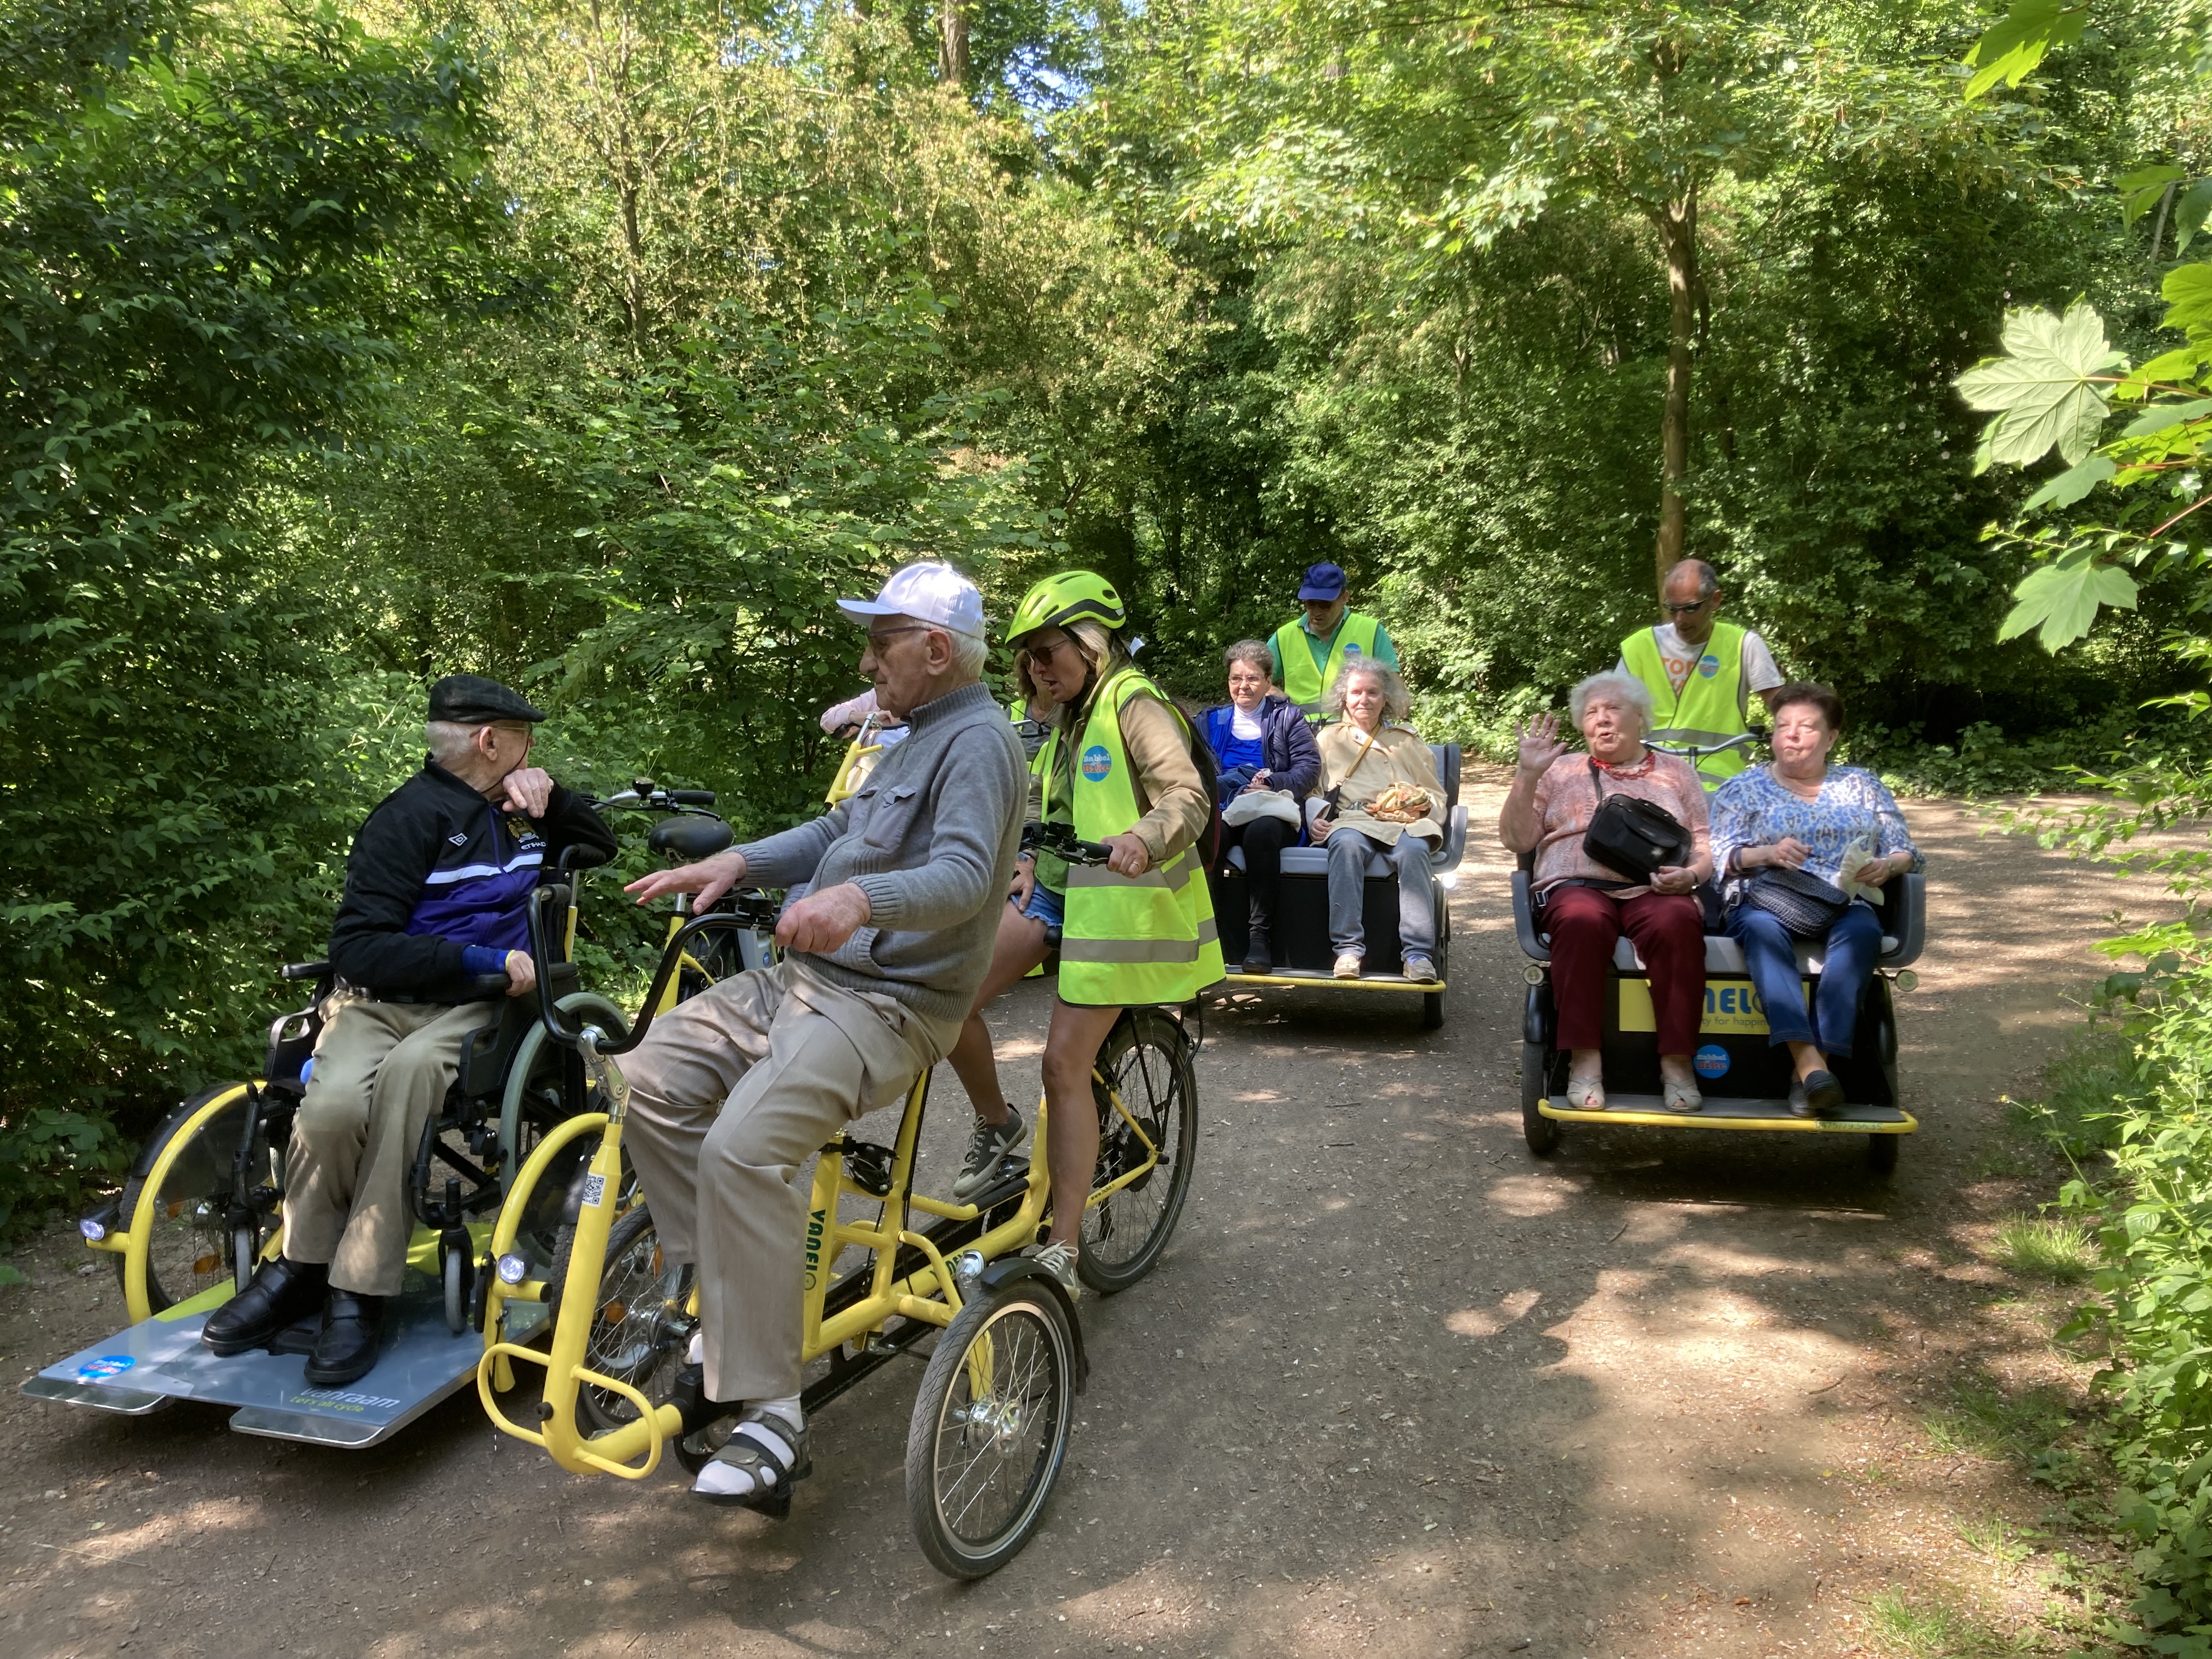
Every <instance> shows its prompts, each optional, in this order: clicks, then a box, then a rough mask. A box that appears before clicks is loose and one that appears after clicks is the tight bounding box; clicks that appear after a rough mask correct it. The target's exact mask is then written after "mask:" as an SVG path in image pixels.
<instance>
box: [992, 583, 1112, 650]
mask: <svg viewBox="0 0 2212 1659" xmlns="http://www.w3.org/2000/svg"><path fill="white" fill-rule="evenodd" d="M1085 617H1088V618H1089V619H1090V620H1091V621H1092V622H1095V623H1099V624H1100V625H1101V626H1102V627H1106V628H1119V627H1121V624H1122V623H1126V622H1127V621H1128V620H1129V613H1128V611H1127V610H1126V609H1125V608H1124V607H1123V605H1122V604H1121V595H1120V594H1119V593H1116V592H1115V591H1114V584H1113V583H1111V582H1109V581H1108V580H1106V579H1105V578H1104V577H1103V576H1102V575H1099V574H1097V572H1096V571H1091V570H1063V571H1061V572H1060V574H1058V575H1057V576H1047V577H1046V578H1045V579H1044V580H1042V581H1041V582H1039V583H1038V584H1037V585H1036V586H1035V587H1032V588H1031V589H1030V591H1029V592H1027V593H1026V594H1024V595H1023V597H1022V602H1021V604H1020V605H1019V606H1018V608H1017V609H1016V610H1015V611H1014V619H1013V621H1012V622H1011V623H1007V624H1006V637H1007V638H1008V639H1009V640H1018V639H1019V638H1021V636H1022V635H1024V634H1030V633H1034V632H1035V631H1036V629H1040V628H1065V627H1066V626H1067V624H1068V623H1072V622H1080V621H1082V620H1084V619H1085Z"/></svg>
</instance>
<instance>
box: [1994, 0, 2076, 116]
mask: <svg viewBox="0 0 2212 1659" xmlns="http://www.w3.org/2000/svg"><path fill="white" fill-rule="evenodd" d="M2088 21H2089V8H2088V7H2087V5H2070V6H2069V5H2068V4H2066V3H2064V0H2013V6H2012V9H2011V10H2010V11H2009V12H2008V13H2006V14H2005V20H2004V21H2002V23H1999V24H1998V25H1997V26H1996V27H1994V28H1992V29H1991V30H1990V32H1989V33H1986V34H1984V36H1982V38H1981V39H1980V40H1978V41H1977V42H1976V43H1975V45H1974V49H1973V51H1972V52H1968V53H1967V54H1966V61H1967V63H1969V64H1972V65H1973V68H1974V78H1973V79H1972V80H1971V81H1969V82H1966V96H1967V97H1968V98H1970V99H1972V98H1978V97H1980V96H1981V95H1982V94H1984V93H1985V92H1987V91H1988V90H1989V89H1990V88H1991V87H1994V86H1996V84H1997V83H1998V82H2003V83H2004V84H2005V85H2006V86H2008V87H2016V86H2018V85H2019V84H2020V83H2021V82H2022V81H2024V80H2026V79H2027V77H2028V76H2029V75H2031V74H2032V73H2033V72H2034V70H2035V66H2036V65H2037V64H2040V63H2041V62H2042V61H2043V58H2044V55H2045V53H2046V52H2049V51H2050V50H2051V47H2053V46H2072V45H2073V44H2074V43H2075V41H2077V40H2080V39H2081V30H2082V27H2083V26H2084V25H2086V24H2087V22H2088Z"/></svg>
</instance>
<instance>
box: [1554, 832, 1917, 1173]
mask: <svg viewBox="0 0 2212 1659" xmlns="http://www.w3.org/2000/svg"><path fill="white" fill-rule="evenodd" d="M1533 869H1534V858H1533V856H1532V855H1524V856H1523V857H1522V860H1521V867H1520V868H1519V869H1517V870H1516V872H1514V876H1513V926H1514V930H1515V932H1516V934H1517V935H1518V937H1519V939H1520V944H1521V950H1522V954H1523V955H1524V956H1526V957H1528V968H1527V969H1525V970H1524V973H1525V977H1526V979H1527V981H1528V994H1527V997H1526V1000H1524V1002H1523V1004H1522V1026H1521V1129H1522V1137H1523V1139H1526V1141H1527V1142H1528V1150H1529V1151H1530V1152H1533V1153H1534V1154H1535V1155H1536V1156H1537V1157H1539V1158H1548V1157H1549V1156H1551V1154H1552V1153H1553V1152H1555V1151H1557V1150H1558V1148H1559V1133H1560V1127H1561V1126H1562V1125H1564V1124H1568V1123H1573V1124H1577V1125H1581V1124H1595V1125H1599V1126H1605V1125H1626V1124H1635V1125H1638V1126H1639V1127H1645V1128H1656V1129H1723V1130H1736V1131H1753V1132H1770V1131H1783V1132H1792V1131H1796V1132H1803V1133H1816V1134H1831V1135H1833V1134H1856V1135H1863V1136H1864V1137H1865V1138H1866V1157H1867V1162H1868V1164H1869V1167H1870V1168H1872V1169H1873V1170H1875V1173H1877V1174H1879V1175H1882V1176H1887V1175H1888V1174H1889V1173H1890V1172H1892V1171H1893V1170H1895V1169H1896V1167H1897V1154H1898V1146H1899V1140H1900V1139H1901V1138H1902V1137H1904V1136H1905V1135H1909V1134H1911V1133H1913V1132H1914V1131H1916V1130H1917V1129H1918V1128H1919V1127H1920V1126H1919V1123H1918V1121H1917V1120H1916V1119H1915V1118H1914V1117H1913V1116H1912V1115H1911V1113H1910V1112H1907V1111H1905V1109H1903V1108H1902V1107H1901V1106H1900V1105H1899V1103H1898V1102H1899V1092H1898V1081H1897V1013H1896V1003H1895V997H1894V993H1897V992H1906V991H1911V989H1912V988H1913V987H1915V986H1916V985H1917V984H1918V983H1919V976H1918V975H1917V974H1916V973H1914V972H1913V970H1912V967H1911V964H1912V963H1914V962H1916V961H1917V960H1918V959H1919V957H1920V953H1921V950H1922V947H1923V945H1924V943H1925V940H1926V931H1927V915H1928V897H1927V884H1926V878H1925V877H1923V876H1920V875H1905V876H1900V877H1898V878H1894V879H1893V880H1892V881H1890V882H1889V883H1888V884H1887V886H1886V887H1885V888H1884V890H1883V891H1884V893H1885V899H1884V902H1883V903H1882V905H1881V907H1880V914H1881V925H1882V939H1881V955H1880V957H1878V958H1877V959H1876V964H1875V973H1874V975H1873V976H1872V977H1871V978H1870V979H1869V981H1868V982H1867V990H1866V994H1865V996H1864V998H1863V1000H1862V1001H1861V1003H1860V1005H1859V1014H1858V1024H1857V1028H1856V1030H1855V1031H1854V1033H1853V1036H1852V1042H1851V1056H1850V1059H1848V1060H1844V1059H1837V1060H1833V1061H1832V1066H1831V1069H1832V1071H1833V1072H1834V1073H1835V1075H1836V1078H1837V1080H1838V1082H1840V1083H1841V1084H1842V1085H1844V1100H1845V1104H1844V1108H1843V1109H1842V1110H1841V1111H1840V1112H1838V1114H1837V1115H1834V1116H1832V1117H1826V1118H1801V1117H1795V1116H1792V1115H1790V1102H1789V1095H1790V1079H1791V1068H1790V1051H1789V1049H1788V1048H1786V1047H1783V1046H1779V1045H1770V1044H1769V1042H1768V1041H1767V1024H1766V1015H1765V1010H1764V1008H1763V1007H1762V1006H1761V1005H1760V1003H1759V997H1758V994H1757V991H1756V989H1755V987H1753V983H1752V981H1751V977H1750V974H1749V971H1748V969H1747V967H1746V965H1745V963H1744V959H1743V952H1742V950H1741V947H1740V946H1739V945H1737V944H1736V942H1735V940H1734V939H1730V938H1729V937H1728V936H1727V935H1726V934H1725V933H1707V934H1706V935H1705V1014H1704V1018H1703V1019H1702V1021H1701V1023H1700V1026H1699V1048H1698V1051H1697V1054H1696V1055H1695V1057H1694V1059H1695V1065H1696V1067H1697V1071H1698V1074H1699V1085H1700V1088H1701V1091H1705V1103H1704V1105H1703V1106H1702V1107H1701V1108H1700V1109H1699V1110H1697V1111H1694V1112H1670V1111H1668V1110H1667V1109H1666V1107H1665V1105H1664V1104H1663V1103H1662V1099H1661V1096H1660V1081H1659V1047H1658V1036H1657V1030H1656V1023H1655V1021H1654V1019H1653V1017H1652V1009H1651V993H1650V985H1649V982H1648V979H1649V976H1648V975H1647V973H1646V971H1645V968H1644V961H1643V958H1642V957H1639V956H1638V954H1637V951H1636V948H1635V946H1634V945H1632V943H1631V942H1630V941H1629V940H1628V939H1626V938H1625V937H1624V938H1623V939H1621V940H1620V943H1619V944H1618V945H1616V946H1615V947H1614V950H1613V963H1612V966H1611V968H1610V969H1609V970H1608V972H1607V985H1606V990H1605V1003H1604V1016H1603V1017H1604V1024H1603V1026H1602V1041H1601V1051H1602V1053H1603V1054H1604V1063H1605V1092H1606V1106H1605V1109H1604V1110H1602V1111H1595V1112H1588V1111H1577V1110H1575V1109H1572V1108H1571V1107H1569V1106H1568V1105H1567V1104H1566V1101H1565V1088H1566V1079H1567V1060H1568V1056H1567V1054H1566V1053H1565V1050H1563V1049H1561V1048H1559V1046H1558V1042H1557V1038H1558V1030H1559V1027H1558V1011H1557V1008H1556V1006H1555V1005H1554V1003H1553V993H1552V977H1551V960H1552V951H1551V940H1550V938H1549V937H1548V935H1547V934H1546V933H1543V932H1542V931H1541V927H1542V913H1541V910H1540V909H1539V908H1537V907H1536V905H1535V903H1534V895H1533V891H1532V888H1531V882H1532V879H1533V877H1532V872H1533ZM1797 965H1798V970H1799V973H1800V975H1801V976H1802V982H1803V985H1804V987H1805V993H1806V994H1807V995H1808V996H1809V995H1810V994H1812V991H1813V990H1814V987H1816V986H1817V984H1818V981H1819V979H1820V946H1819V945H1815V944H1806V943H1801V944H1800V945H1798V947H1797ZM1723 1088H1724V1089H1725V1090H1726V1091H1727V1092H1726V1093H1725V1094H1722V1093H1720V1092H1719V1091H1720V1090H1722V1089H1723Z"/></svg>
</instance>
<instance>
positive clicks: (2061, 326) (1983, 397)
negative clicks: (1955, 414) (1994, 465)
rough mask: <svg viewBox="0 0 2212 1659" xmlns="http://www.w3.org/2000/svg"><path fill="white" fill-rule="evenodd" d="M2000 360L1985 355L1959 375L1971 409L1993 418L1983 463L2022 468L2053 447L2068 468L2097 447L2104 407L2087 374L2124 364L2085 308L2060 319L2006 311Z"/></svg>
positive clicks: (2030, 311)
mask: <svg viewBox="0 0 2212 1659" xmlns="http://www.w3.org/2000/svg"><path fill="white" fill-rule="evenodd" d="M2004 347H2005V351H2006V353H2007V355H2006V356H2002V357H1990V358H1986V359H1984V361H1983V362H1979V363H1977V364H1976V365H1975V366H1974V367H1973V368H1970V369H1968V370H1967V371H1966V373H1965V374H1961V375H1960V377H1959V379H1958V387H1959V391H1960V393H1961V394H1962V395H1963V396H1964V397H1965V398H1966V402H1967V404H1969V405H1970V406H1971V407H1972V408H1975V409H1981V410H1995V411H1996V413H1997V414H1998V416H1999V417H2000V418H1999V419H1998V421H1997V422H1993V423H1992V425H1991V427H1990V430H1989V431H1988V432H1987V433H1986V434H1985V435H1984V452H1983V453H1984V456H1985V457H1986V459H1985V460H1984V465H1987V464H1988V462H1990V461H2009V462H2011V463H2012V464H2013V465H2015V466H2027V465H2031V464H2032V463H2033V462H2036V461H2039V460H2041V459H2043V458H2044V457H2045V455H2047V454H2049V453H2051V449H2052V448H2053V447H2056V448H2057V451H2058V453H2059V454H2060V455H2061V456H2063V458H2064V459H2066V460H2067V462H2068V463H2069V465H2070V464H2071V463H2073V462H2075V461H2078V460H2080V459H2081V458H2082V457H2083V456H2085V455H2087V453H2089V452H2090V451H2091V450H2092V449H2093V448H2095V447H2096V443H2097V433H2098V431H2099V429H2100V428H2102V427H2103V425H2104V423H2105V416H2106V412H2107V408H2108V405H2107V404H2106V399H2105V390H2104V388H2103V387H2102V386H2098V385H2096V384H2094V383H2093V381H2092V380H2091V378H2090V377H2091V376H2093V375H2096V374H2103V373H2105V372H2106V370H2108V369H2111V368H2112V367H2114V366H2115V365H2116V364H2118V363H2119V362H2121V361H2122V358H2121V356H2120V354H2119V353H2118V352H2117V351H2114V350H2113V349H2112V344H2111V343H2110V342H2109V341H2107V340H2106V338H2105V324H2104V319H2102V318H2100V317H2099V316H2098V315H2097V313H2095V312H2094V311H2093V310H2092V309H2090V307H2087V306H2086V305H2080V304H2076V305H2075V306H2072V307H2069V309H2068V310H2067V313H2066V315H2065V316H2064V317H2063V318H2059V317H2055V316H2053V315H2052V314H2051V313H2050V312H2047V311H2045V310H2043V309H2042V308H2041V307H2029V308H2027V309H2026V310H2021V311H2015V312H2012V313H2008V315H2007V316H2006V318H2005V327H2004Z"/></svg>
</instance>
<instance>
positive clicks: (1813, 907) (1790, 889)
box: [1736, 864, 1851, 939]
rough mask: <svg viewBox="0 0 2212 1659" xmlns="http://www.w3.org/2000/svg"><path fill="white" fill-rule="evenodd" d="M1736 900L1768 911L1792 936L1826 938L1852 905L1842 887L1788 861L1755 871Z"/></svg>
mask: <svg viewBox="0 0 2212 1659" xmlns="http://www.w3.org/2000/svg"><path fill="white" fill-rule="evenodd" d="M1736 902H1737V903H1739V904H1748V905H1749V906H1751V907H1752V908H1753V909H1754V910H1764V911H1765V912H1766V914H1767V915H1771V916H1772V917H1773V918H1774V919H1775V920H1776V921H1778V922H1780V923H1781V924H1782V925H1783V927H1785V928H1787V929H1788V930H1789V932H1790V938H1792V939H1826V938H1827V937H1828V929H1830V928H1831V927H1834V926H1835V925H1836V919H1837V918H1838V916H1840V915H1843V914H1844V911H1846V910H1848V909H1850V907H1851V902H1850V900H1849V899H1847V898H1845V897H1844V894H1843V890H1842V889H1841V888H1838V887H1831V886H1830V885H1829V884H1827V883H1826V882H1825V881H1822V880H1821V879H1820V877H1818V876H1808V875H1807V874H1806V873H1805V872H1803V871H1802V870H1792V869H1791V868H1790V866H1788V865H1786V864H1770V865H1767V866H1765V867H1764V868H1761V869H1758V870H1754V871H1753V872H1752V874H1751V879H1750V880H1748V881H1747V882H1745V883H1744V884H1743V888H1742V890H1741V893H1740V894H1739V896H1738V897H1737V899H1736Z"/></svg>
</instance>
